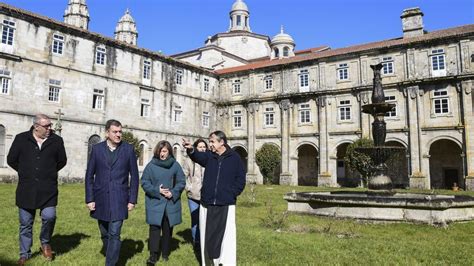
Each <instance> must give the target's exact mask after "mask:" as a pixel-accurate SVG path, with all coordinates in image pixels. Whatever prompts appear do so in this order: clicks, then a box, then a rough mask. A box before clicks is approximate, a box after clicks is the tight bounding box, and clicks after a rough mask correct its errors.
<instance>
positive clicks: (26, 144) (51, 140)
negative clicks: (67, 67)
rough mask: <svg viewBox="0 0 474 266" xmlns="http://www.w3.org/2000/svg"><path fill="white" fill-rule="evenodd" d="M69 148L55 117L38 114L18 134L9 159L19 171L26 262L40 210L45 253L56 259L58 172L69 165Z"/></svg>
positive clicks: (18, 194) (18, 200) (22, 250)
mask: <svg viewBox="0 0 474 266" xmlns="http://www.w3.org/2000/svg"><path fill="white" fill-rule="evenodd" d="M66 161H67V158H66V150H65V149H64V142H63V139H62V138H61V137H59V136H58V135H56V134H54V133H53V131H52V124H51V119H50V118H49V117H48V116H47V115H44V114H37V115H36V116H35V117H34V119H33V125H32V126H31V128H30V130H29V131H26V132H23V133H20V134H18V135H16V137H15V140H13V144H12V146H11V148H10V151H9V152H8V157H7V162H8V165H10V166H11V167H12V168H13V169H15V170H16V171H17V172H18V186H17V189H16V205H17V206H18V208H19V213H20V215H19V218H20V259H19V260H18V265H24V264H25V263H26V261H27V260H28V259H29V258H30V257H31V246H32V244H33V222H34V220H35V215H36V210H37V209H39V210H40V215H41V220H42V225H41V232H40V242H41V248H40V250H41V253H42V254H43V256H44V257H45V258H46V260H49V261H50V260H52V259H53V251H52V249H51V246H50V241H51V237H52V235H53V230H54V224H55V222H56V205H57V204H58V172H59V170H61V169H62V168H63V167H64V166H65V165H66Z"/></svg>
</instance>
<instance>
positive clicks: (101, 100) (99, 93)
mask: <svg viewBox="0 0 474 266" xmlns="http://www.w3.org/2000/svg"><path fill="white" fill-rule="evenodd" d="M92 93H93V96H92V109H94V110H105V90H103V89H94V90H93V92H92Z"/></svg>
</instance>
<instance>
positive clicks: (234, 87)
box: [232, 79, 242, 95]
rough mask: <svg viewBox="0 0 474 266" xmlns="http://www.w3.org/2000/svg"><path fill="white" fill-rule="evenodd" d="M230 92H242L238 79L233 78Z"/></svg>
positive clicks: (237, 93)
mask: <svg viewBox="0 0 474 266" xmlns="http://www.w3.org/2000/svg"><path fill="white" fill-rule="evenodd" d="M232 94H234V95H239V94H242V82H241V81H240V79H235V80H233V81H232Z"/></svg>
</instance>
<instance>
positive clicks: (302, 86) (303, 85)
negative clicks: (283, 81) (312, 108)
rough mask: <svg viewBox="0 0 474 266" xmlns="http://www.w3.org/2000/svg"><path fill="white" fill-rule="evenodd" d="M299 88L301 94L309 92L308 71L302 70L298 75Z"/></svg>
mask: <svg viewBox="0 0 474 266" xmlns="http://www.w3.org/2000/svg"><path fill="white" fill-rule="evenodd" d="M298 88H299V91H300V92H308V91H309V71H308V70H307V69H302V70H300V73H299V74H298Z"/></svg>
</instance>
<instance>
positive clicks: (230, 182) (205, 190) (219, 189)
mask: <svg viewBox="0 0 474 266" xmlns="http://www.w3.org/2000/svg"><path fill="white" fill-rule="evenodd" d="M187 152H188V155H189V157H190V158H191V160H193V161H194V162H197V163H198V164H200V165H201V166H202V167H205V168H206V171H204V178H203V183H202V188H201V203H202V204H203V205H221V206H225V205H234V204H235V202H236V199H237V196H238V195H240V193H242V191H243V190H244V188H245V171H244V166H243V164H242V160H241V159H240V156H239V155H238V154H237V153H236V152H235V151H234V150H232V149H231V148H230V147H229V146H228V145H227V144H226V151H225V152H224V153H223V154H222V155H220V156H219V155H218V154H217V153H213V152H210V151H206V152H198V151H195V150H194V149H189V150H187Z"/></svg>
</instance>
